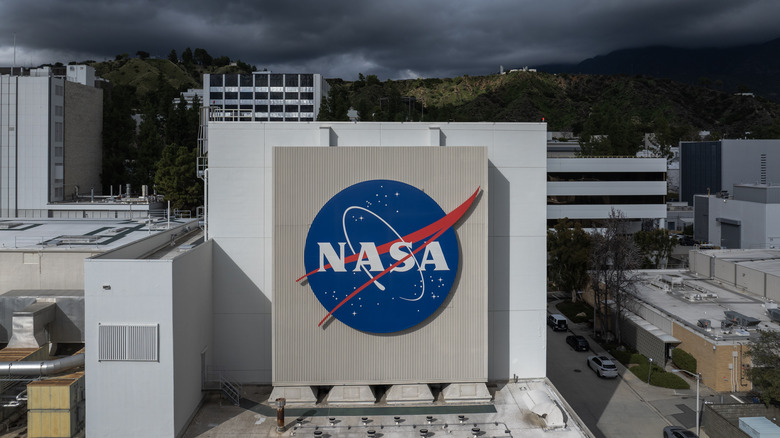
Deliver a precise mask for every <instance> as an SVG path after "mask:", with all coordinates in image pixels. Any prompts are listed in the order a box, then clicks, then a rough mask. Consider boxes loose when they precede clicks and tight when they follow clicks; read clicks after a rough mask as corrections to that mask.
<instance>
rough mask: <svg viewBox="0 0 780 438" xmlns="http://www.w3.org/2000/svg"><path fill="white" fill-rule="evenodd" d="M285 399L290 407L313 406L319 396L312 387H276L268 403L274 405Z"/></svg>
mask: <svg viewBox="0 0 780 438" xmlns="http://www.w3.org/2000/svg"><path fill="white" fill-rule="evenodd" d="M278 398H284V399H285V400H286V403H287V404H288V405H290V404H292V405H313V404H316V403H317V394H315V392H314V389H313V388H312V387H310V386H274V389H273V390H272V391H271V396H270V397H268V401H269V402H271V403H273V402H274V401H275V400H276V399H278Z"/></svg>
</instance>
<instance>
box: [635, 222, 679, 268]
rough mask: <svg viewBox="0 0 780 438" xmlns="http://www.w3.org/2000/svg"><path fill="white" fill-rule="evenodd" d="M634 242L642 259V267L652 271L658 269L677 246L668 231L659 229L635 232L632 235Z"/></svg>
mask: <svg viewBox="0 0 780 438" xmlns="http://www.w3.org/2000/svg"><path fill="white" fill-rule="evenodd" d="M634 242H635V243H636V246H637V247H638V248H639V252H640V253H641V254H642V256H643V258H644V260H643V265H644V267H646V268H653V269H658V268H659V267H660V266H661V263H662V262H663V261H664V260H666V259H668V257H669V256H670V255H671V254H672V251H673V250H674V247H675V246H676V245H677V240H676V239H672V236H671V234H669V230H667V229H661V228H656V229H654V230H651V231H637V232H636V233H634Z"/></svg>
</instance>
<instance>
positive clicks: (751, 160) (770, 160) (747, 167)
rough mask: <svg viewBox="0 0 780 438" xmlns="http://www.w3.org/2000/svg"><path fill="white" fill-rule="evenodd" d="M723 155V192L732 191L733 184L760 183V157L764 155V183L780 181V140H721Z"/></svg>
mask: <svg viewBox="0 0 780 438" xmlns="http://www.w3.org/2000/svg"><path fill="white" fill-rule="evenodd" d="M721 143H722V145H723V146H722V154H723V170H722V174H723V179H722V181H723V182H722V186H723V190H728V191H729V192H732V193H733V191H734V184H745V183H747V184H753V183H757V182H761V171H762V165H761V155H762V154H765V156H766V164H765V166H764V169H765V172H766V181H765V182H777V181H780V140H738V139H735V140H721Z"/></svg>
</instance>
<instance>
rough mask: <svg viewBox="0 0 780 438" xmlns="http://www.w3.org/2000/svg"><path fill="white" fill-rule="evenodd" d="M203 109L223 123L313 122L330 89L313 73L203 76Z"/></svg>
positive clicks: (319, 76)
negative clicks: (218, 117)
mask: <svg viewBox="0 0 780 438" xmlns="http://www.w3.org/2000/svg"><path fill="white" fill-rule="evenodd" d="M203 88H204V101H205V102H204V106H208V107H209V108H210V110H211V112H212V114H214V115H215V116H216V115H219V116H220V117H222V119H223V120H226V121H256V122H291V121H295V122H312V121H315V120H317V115H318V114H319V109H320V104H321V103H322V100H323V99H324V98H325V97H326V96H327V95H328V90H329V89H330V87H329V85H328V83H327V82H325V79H323V78H322V75H319V74H316V73H272V72H267V71H263V72H254V73H252V74H205V75H203Z"/></svg>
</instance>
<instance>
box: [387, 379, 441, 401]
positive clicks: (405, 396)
mask: <svg viewBox="0 0 780 438" xmlns="http://www.w3.org/2000/svg"><path fill="white" fill-rule="evenodd" d="M385 401H386V402H387V404H391V405H392V404H410V403H433V393H432V392H431V388H429V387H428V385H423V384H417V385H393V386H391V387H390V389H388V390H387V397H386V398H385Z"/></svg>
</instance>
